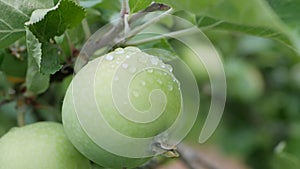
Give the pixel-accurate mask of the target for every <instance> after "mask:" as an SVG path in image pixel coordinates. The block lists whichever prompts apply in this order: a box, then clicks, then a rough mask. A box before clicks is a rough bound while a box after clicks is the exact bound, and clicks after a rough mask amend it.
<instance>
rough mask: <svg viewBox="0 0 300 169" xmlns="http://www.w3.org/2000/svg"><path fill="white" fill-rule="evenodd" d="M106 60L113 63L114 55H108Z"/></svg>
mask: <svg viewBox="0 0 300 169" xmlns="http://www.w3.org/2000/svg"><path fill="white" fill-rule="evenodd" d="M105 59H106V60H109V61H112V60H113V59H114V56H113V55H106V57H105Z"/></svg>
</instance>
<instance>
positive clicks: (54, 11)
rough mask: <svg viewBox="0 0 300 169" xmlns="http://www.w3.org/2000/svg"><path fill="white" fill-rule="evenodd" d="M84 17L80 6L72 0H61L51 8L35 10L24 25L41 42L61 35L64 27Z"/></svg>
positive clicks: (72, 24)
mask: <svg viewBox="0 0 300 169" xmlns="http://www.w3.org/2000/svg"><path fill="white" fill-rule="evenodd" d="M84 17H85V11H84V9H83V8H82V7H80V6H78V5H77V4H76V3H74V2H72V1H69V0H61V1H60V2H58V3H57V5H56V6H55V7H53V8H50V9H38V10H35V11H34V12H33V13H32V15H31V18H30V20H29V22H26V25H27V26H28V28H29V30H30V31H31V32H32V33H33V34H34V35H35V36H36V37H37V38H38V39H39V41H41V42H43V41H48V40H49V39H51V38H53V37H54V36H60V35H62V34H63V33H64V32H65V30H66V29H69V28H72V27H74V26H76V25H77V24H79V23H80V22H81V20H82V19H83V18H84Z"/></svg>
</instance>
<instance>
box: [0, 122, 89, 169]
mask: <svg viewBox="0 0 300 169" xmlns="http://www.w3.org/2000/svg"><path fill="white" fill-rule="evenodd" d="M0 164H1V165H0V169H75V168H76V169H89V168H90V167H91V164H90V161H89V160H88V159H86V158H85V157H84V156H83V155H81V154H80V153H79V152H78V151H77V150H76V149H75V148H74V146H73V145H72V144H71V143H70V141H69V140H68V139H67V137H66V135H65V133H64V130H63V127H62V125H61V124H60V123H55V122H38V123H34V124H30V125H27V126H24V127H15V128H12V129H11V130H10V131H9V132H8V133H6V134H5V135H4V136H3V137H1V138H0Z"/></svg>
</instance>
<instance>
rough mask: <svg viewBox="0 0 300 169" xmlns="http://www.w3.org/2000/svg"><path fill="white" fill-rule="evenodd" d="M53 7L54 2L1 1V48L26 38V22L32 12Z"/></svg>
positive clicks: (32, 0)
mask: <svg viewBox="0 0 300 169" xmlns="http://www.w3.org/2000/svg"><path fill="white" fill-rule="evenodd" d="M51 6H53V2H52V1H49V0H24V1H20V0H0V9H1V10H0V48H5V47H7V46H8V45H10V44H12V43H13V42H15V41H16V40H18V39H19V38H21V37H22V36H25V29H24V22H26V21H27V20H29V18H30V14H31V13H32V11H34V10H35V9H38V8H49V7H51Z"/></svg>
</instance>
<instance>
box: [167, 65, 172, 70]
mask: <svg viewBox="0 0 300 169" xmlns="http://www.w3.org/2000/svg"><path fill="white" fill-rule="evenodd" d="M167 69H168V70H169V71H170V72H172V71H173V67H172V66H171V65H168V64H167Z"/></svg>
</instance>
